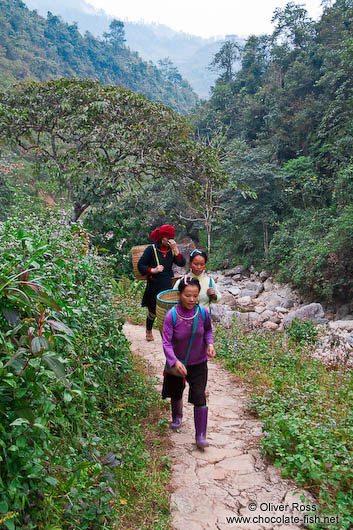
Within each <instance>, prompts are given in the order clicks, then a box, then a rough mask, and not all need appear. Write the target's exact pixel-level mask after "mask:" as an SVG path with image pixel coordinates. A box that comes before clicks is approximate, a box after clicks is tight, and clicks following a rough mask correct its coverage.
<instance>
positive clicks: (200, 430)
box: [162, 276, 216, 449]
mask: <svg viewBox="0 0 353 530" xmlns="http://www.w3.org/2000/svg"><path fill="white" fill-rule="evenodd" d="M178 289H179V291H180V302H179V304H178V305H177V306H176V307H175V309H174V311H175V312H174V318H173V312H172V310H170V311H168V313H167V314H166V317H165V321H164V327H163V349H164V354H165V356H166V360H167V365H168V367H173V366H174V367H175V368H176V370H177V371H178V372H179V374H180V375H181V376H184V377H178V376H176V375H171V374H169V373H165V374H164V381H163V389H162V398H163V399H165V398H167V397H170V398H171V408H172V422H171V424H170V427H171V428H172V429H173V430H179V429H180V427H181V423H182V417H183V392H184V389H185V381H187V382H188V383H189V403H192V404H193V405H194V420H195V433H196V445H197V447H198V448H199V449H204V448H205V447H207V446H208V442H207V440H206V429H207V416H208V408H207V406H206V394H205V390H206V384H207V359H208V357H214V356H215V355H216V352H215V349H214V347H213V333H212V326H211V319H210V315H209V312H208V310H207V309H205V308H203V309H202V311H201V309H200V306H199V305H198V303H197V302H198V297H199V293H200V289H201V287H200V283H199V281H198V280H197V279H196V278H190V277H188V276H185V277H184V278H183V279H182V280H181V282H180V284H179V287H178ZM196 322H197V327H196ZM193 330H194V336H193V340H192V344H191V348H190V351H189V356H188V360H187V365H186V366H185V365H184V363H183V362H182V361H183V360H184V359H185V356H186V352H187V350H188V347H189V343H190V338H191V335H192V332H193Z"/></svg>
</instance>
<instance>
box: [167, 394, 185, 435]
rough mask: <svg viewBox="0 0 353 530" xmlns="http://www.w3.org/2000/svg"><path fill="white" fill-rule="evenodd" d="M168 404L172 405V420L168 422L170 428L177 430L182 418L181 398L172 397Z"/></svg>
mask: <svg viewBox="0 0 353 530" xmlns="http://www.w3.org/2000/svg"><path fill="white" fill-rule="evenodd" d="M170 404H171V407H172V421H171V424H170V428H171V429H172V430H173V431H178V430H179V429H180V427H181V422H182V419H183V400H182V399H172V400H171V402H170Z"/></svg>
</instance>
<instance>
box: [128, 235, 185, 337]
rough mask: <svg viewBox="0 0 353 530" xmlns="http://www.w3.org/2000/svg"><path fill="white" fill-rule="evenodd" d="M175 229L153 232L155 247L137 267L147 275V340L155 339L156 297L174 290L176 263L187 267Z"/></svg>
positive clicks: (145, 305)
mask: <svg viewBox="0 0 353 530" xmlns="http://www.w3.org/2000/svg"><path fill="white" fill-rule="evenodd" d="M174 237H175V228H174V227H173V226H171V225H162V226H160V227H159V228H156V229H155V230H153V232H152V233H151V235H150V239H152V241H154V245H150V246H148V247H147V248H146V249H145V251H144V253H143V254H142V256H141V258H140V259H139V261H138V264H137V267H138V270H139V271H140V273H141V274H147V285H146V289H145V292H144V295H143V298H142V307H147V309H148V315H147V319H146V340H148V341H151V340H154V339H153V334H152V326H153V322H154V320H155V318H156V297H157V294H158V293H160V292H161V291H165V290H167V289H171V288H172V277H173V270H172V265H173V263H175V264H176V265H178V266H179V267H183V266H184V265H185V258H183V256H182V255H181V254H180V252H179V250H178V247H177V244H176V242H175V241H174Z"/></svg>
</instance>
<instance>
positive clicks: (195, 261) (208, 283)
mask: <svg viewBox="0 0 353 530" xmlns="http://www.w3.org/2000/svg"><path fill="white" fill-rule="evenodd" d="M206 263H207V254H206V252H204V251H203V250H199V249H198V248H195V249H194V250H193V251H192V252H191V253H190V272H189V276H190V277H191V278H197V280H199V282H200V286H201V291H200V295H199V304H201V305H202V306H204V307H207V309H209V308H210V303H211V302H219V301H220V299H221V293H220V292H219V290H218V288H217V285H216V284H215V282H214V280H213V279H212V278H211V277H210V276H208V275H207V274H206V272H205V269H206ZM179 283H180V280H178V281H177V282H176V284H175V285H174V287H173V289H178V287H179Z"/></svg>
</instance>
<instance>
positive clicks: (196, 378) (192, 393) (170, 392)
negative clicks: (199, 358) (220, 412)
mask: <svg viewBox="0 0 353 530" xmlns="http://www.w3.org/2000/svg"><path fill="white" fill-rule="evenodd" d="M186 369H187V372H188V375H187V376H186V381H187V382H188V383H189V398H188V401H189V403H192V404H193V405H195V407H204V406H205V405H206V394H205V390H206V385H207V374H208V368H207V361H205V362H204V363H201V364H195V365H194V366H188V367H187V368H186ZM184 389H185V379H183V378H182V377H177V376H175V375H171V374H165V376H164V380H163V388H162V398H163V399H165V398H168V397H170V398H172V399H177V400H178V399H181V398H182V397H183V392H184Z"/></svg>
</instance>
